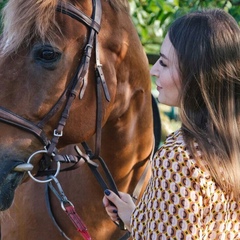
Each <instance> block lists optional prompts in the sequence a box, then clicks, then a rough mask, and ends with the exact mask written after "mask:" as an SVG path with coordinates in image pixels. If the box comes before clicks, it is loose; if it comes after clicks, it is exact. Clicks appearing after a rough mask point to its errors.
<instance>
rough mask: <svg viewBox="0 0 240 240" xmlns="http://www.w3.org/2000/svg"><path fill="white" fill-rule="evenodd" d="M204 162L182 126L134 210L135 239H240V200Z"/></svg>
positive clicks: (159, 156) (157, 157)
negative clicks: (189, 144) (192, 148)
mask: <svg viewBox="0 0 240 240" xmlns="http://www.w3.org/2000/svg"><path fill="white" fill-rule="evenodd" d="M196 146H197V144H196ZM201 166H202V165H200V164H198V163H197V162H196V161H195V160H194V159H193V158H192V157H191V156H190V153H189V151H188V150H187V149H186V144H185V142H184V140H183V136H182V131H181V130H177V131H176V132H174V133H172V134H171V135H170V136H168V138H167V140H166V142H165V144H164V145H163V146H162V147H161V148H160V149H159V151H158V152H157V153H156V154H155V156H154V159H153V162H152V178H151V180H150V182H149V184H148V186H147V189H146V191H145V193H144V195H143V197H142V199H141V200H140V202H139V204H138V205H137V207H136V209H135V210H134V212H133V213H132V216H131V228H132V237H133V239H136V240H165V239H166V240H170V239H176V240H178V239H186V240H190V239H201V240H203V239H204V240H207V239H217V240H231V239H240V208H239V206H240V203H239V202H238V203H236V202H235V201H234V200H232V199H230V198H229V197H228V196H227V195H226V194H224V192H223V191H222V190H221V189H220V188H219V187H218V186H217V185H216V183H215V182H214V181H213V179H212V178H211V176H210V175H209V173H208V172H207V171H206V170H204V168H203V167H201Z"/></svg>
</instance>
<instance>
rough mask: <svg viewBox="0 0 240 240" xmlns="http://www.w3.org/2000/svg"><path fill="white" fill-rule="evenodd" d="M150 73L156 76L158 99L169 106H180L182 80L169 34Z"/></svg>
mask: <svg viewBox="0 0 240 240" xmlns="http://www.w3.org/2000/svg"><path fill="white" fill-rule="evenodd" d="M150 73H151V75H152V76H155V78H156V85H157V90H158V92H159V95H158V101H159V102H160V103H163V104H166V105H169V106H174V107H179V105H180V89H181V80H180V75H179V68H178V59H177V55H176V52H175V49H174V47H173V45H172V43H171V41H170V39H169V36H168V35H167V36H166V37H165V39H164V41H163V44H162V47H161V52H160V58H159V59H158V60H157V62H156V63H155V64H154V65H153V67H152V69H151V71H150Z"/></svg>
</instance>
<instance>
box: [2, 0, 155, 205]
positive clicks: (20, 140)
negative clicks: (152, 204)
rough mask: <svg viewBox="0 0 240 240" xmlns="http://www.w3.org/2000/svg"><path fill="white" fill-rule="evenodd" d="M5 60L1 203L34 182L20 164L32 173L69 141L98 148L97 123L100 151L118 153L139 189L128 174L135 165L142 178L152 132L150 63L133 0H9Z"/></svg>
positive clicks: (119, 161) (125, 172)
mask: <svg viewBox="0 0 240 240" xmlns="http://www.w3.org/2000/svg"><path fill="white" fill-rule="evenodd" d="M0 66H1V67H0V79H1V81H0V89H1V90H0V132H1V135H0V176H1V177H0V210H5V209H7V208H9V207H10V205H11V203H12V201H13V198H14V191H15V189H16V188H17V186H18V185H19V184H21V183H22V182H24V181H26V180H28V175H27V174H26V172H25V171H22V170H21V168H20V167H19V168H18V166H20V165H21V164H23V163H24V164H26V163H27V162H28V163H29V164H26V165H25V167H26V169H27V170H28V171H30V170H31V173H32V174H33V175H34V174H36V173H37V172H38V171H39V168H40V165H39V162H40V160H41V159H42V158H44V156H47V157H48V158H51V157H52V156H53V155H55V154H56V152H58V150H59V149H61V148H63V147H65V146H67V145H69V144H76V143H80V142H83V141H89V142H90V145H91V146H92V147H94V144H95V142H94V141H92V140H91V139H92V138H93V136H96V135H98V129H99V127H100V128H101V133H100V135H101V138H102V141H101V146H102V147H101V149H98V150H97V151H100V152H101V154H102V155H103V156H104V157H105V158H106V159H107V161H108V162H109V163H110V162H111V161H112V158H116V159H115V163H114V162H112V165H111V170H112V171H113V174H116V180H117V181H119V183H120V186H121V187H122V189H126V190H129V189H130V190H132V187H131V185H130V183H131V181H132V180H128V179H127V177H126V176H132V174H133V173H134V172H135V171H136V173H137V175H136V176H135V177H134V178H133V179H134V183H136V181H137V179H138V178H139V174H140V172H138V170H137V169H138V168H137V166H138V165H137V163H138V162H139V160H143V161H144V163H145V160H146V159H147V158H148V156H149V154H150V152H151V149H152V147H153V131H152V110H151V93H150V90H151V84H150V79H149V73H148V62H147V59H146V56H145V54H144V52H143V48H142V46H141V44H140V41H139V39H138V36H137V33H136V31H135V29H134V27H133V25H132V23H131V20H130V17H129V15H128V3H127V1H117V0H111V1H98V0H96V1H94V0H93V1H90V0H84V1H76V0H72V1H67V0H65V1H64V0H62V1H57V0H44V1H36V0H17V1H16V0H15V1H14V0H9V2H8V3H7V5H6V7H5V9H4V27H3V34H2V38H1V58H0ZM99 101H100V102H101V105H99ZM38 151H40V154H38ZM35 153H37V154H35ZM33 155H34V157H31V156H33ZM29 159H30V160H31V161H29ZM114 165H118V166H119V170H116V169H115V168H114ZM142 165H143V163H141V164H140V166H142ZM31 166H32V168H33V169H31ZM124 166H125V168H123V167H124ZM126 166H128V167H126ZM16 167H17V168H16ZM16 169H17V170H16ZM19 169H20V170H19ZM26 169H25V170H26ZM117 171H119V173H118V175H117ZM119 174H120V175H119ZM122 179H125V180H124V181H125V184H126V185H127V187H124V184H123V183H121V181H120V180H122ZM129 186H130V187H129Z"/></svg>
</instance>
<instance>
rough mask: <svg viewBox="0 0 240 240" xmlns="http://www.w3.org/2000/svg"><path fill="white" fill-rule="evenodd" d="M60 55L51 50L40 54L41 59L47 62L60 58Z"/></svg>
mask: <svg viewBox="0 0 240 240" xmlns="http://www.w3.org/2000/svg"><path fill="white" fill-rule="evenodd" d="M58 56H59V53H57V52H54V51H51V50H43V51H42V52H41V53H40V56H39V57H40V58H42V59H45V60H53V59H55V58H58Z"/></svg>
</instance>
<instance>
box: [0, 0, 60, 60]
mask: <svg viewBox="0 0 240 240" xmlns="http://www.w3.org/2000/svg"><path fill="white" fill-rule="evenodd" d="M56 4H57V0H17V1H15V0H9V1H8V3H7V4H6V6H5V7H4V9H3V12H2V16H3V19H2V22H3V34H2V39H1V49H2V52H1V54H2V55H3V56H4V55H7V54H10V53H11V52H14V51H16V50H17V49H18V48H19V46H20V45H21V44H22V43H23V42H25V44H26V45H28V44H29V43H30V42H31V40H32V39H33V38H34V37H35V36H39V37H40V38H41V39H42V40H43V41H45V40H46V36H47V38H48V39H51V37H52V35H53V34H54V31H53V28H54V27H56V26H57V23H56V22H55V11H56V10H55V9H56ZM46 33H48V34H47V35H46Z"/></svg>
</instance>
